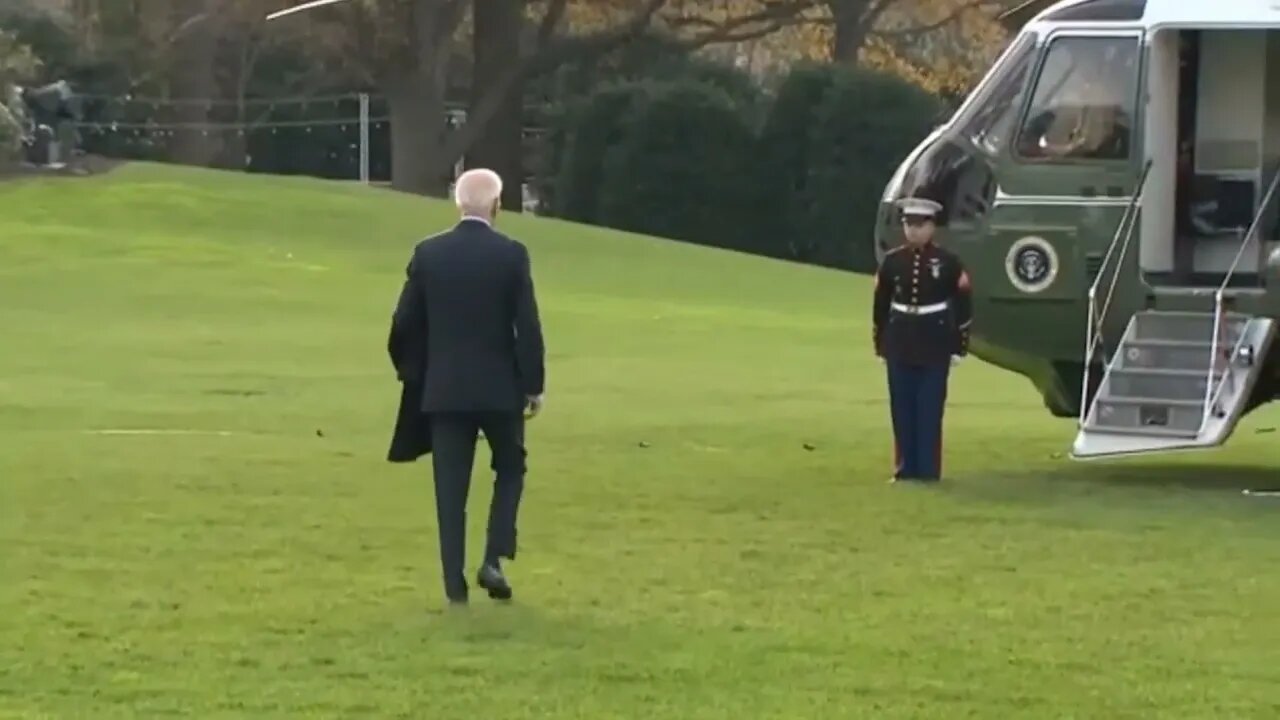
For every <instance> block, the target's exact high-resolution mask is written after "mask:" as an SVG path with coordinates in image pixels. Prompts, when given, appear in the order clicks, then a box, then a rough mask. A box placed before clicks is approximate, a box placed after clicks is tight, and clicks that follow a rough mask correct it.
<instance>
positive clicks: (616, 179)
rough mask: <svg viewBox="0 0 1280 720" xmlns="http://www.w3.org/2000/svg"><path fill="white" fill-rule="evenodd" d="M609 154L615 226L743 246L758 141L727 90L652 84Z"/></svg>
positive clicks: (610, 221)
mask: <svg viewBox="0 0 1280 720" xmlns="http://www.w3.org/2000/svg"><path fill="white" fill-rule="evenodd" d="M645 87H646V92H645V94H644V95H643V96H641V97H640V98H638V99H637V102H636V103H635V104H634V105H633V106H632V108H631V111H630V114H629V116H628V117H627V119H626V124H625V125H624V127H623V132H622V142H620V143H618V144H617V145H615V146H614V147H612V148H611V149H610V150H609V152H608V153H607V155H606V156H605V163H604V176H603V178H602V182H601V188H600V191H601V198H600V219H601V222H602V223H603V224H605V225H608V226H610V227H615V228H619V229H623V230H630V231H633V232H639V233H645V234H649V235H657V236H659V237H667V238H672V239H678V240H686V241H690V242H695V243H700V244H705V245H717V246H721V247H731V248H741V246H742V244H743V240H744V238H747V237H749V235H750V233H751V228H752V225H753V221H754V217H753V215H752V213H751V208H752V207H753V206H754V204H755V202H756V200H757V198H758V188H759V182H758V177H759V174H758V167H759V165H758V163H757V161H756V157H755V154H754V152H753V151H754V149H755V136H754V133H753V129H752V127H751V126H750V122H749V119H748V118H747V117H744V115H743V113H742V112H741V111H740V109H741V105H740V103H738V102H735V100H734V98H733V97H731V96H730V94H729V93H728V92H726V91H725V90H723V89H722V88H720V87H716V86H713V85H710V84H708V83H705V82H702V81H697V80H681V81H675V82H670V83H653V84H648V85H646V86H645Z"/></svg>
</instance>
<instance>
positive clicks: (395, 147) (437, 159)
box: [383, 72, 456, 197]
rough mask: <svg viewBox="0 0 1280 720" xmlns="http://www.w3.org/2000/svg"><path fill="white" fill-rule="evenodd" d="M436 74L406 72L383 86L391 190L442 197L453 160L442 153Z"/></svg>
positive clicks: (441, 117) (441, 97)
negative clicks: (388, 122)
mask: <svg viewBox="0 0 1280 720" xmlns="http://www.w3.org/2000/svg"><path fill="white" fill-rule="evenodd" d="M437 77H438V75H437V74H436V73H430V74H427V73H417V72H405V73H403V74H401V75H399V76H397V77H396V78H394V79H392V80H389V81H387V82H385V83H383V85H384V87H383V93H384V95H385V96H386V98H387V107H388V109H389V111H390V115H391V187H392V188H394V189H396V190H401V191H404V192H411V193H416V194H419V195H431V196H434V197H445V196H446V195H447V194H448V189H449V182H450V180H451V178H452V175H453V173H452V165H453V163H454V161H455V160H456V158H447V157H444V156H443V153H444V149H445V148H444V132H443V131H444V125H445V114H444V110H445V107H444V86H443V84H442V83H439V82H435V81H434V79H435V78H437Z"/></svg>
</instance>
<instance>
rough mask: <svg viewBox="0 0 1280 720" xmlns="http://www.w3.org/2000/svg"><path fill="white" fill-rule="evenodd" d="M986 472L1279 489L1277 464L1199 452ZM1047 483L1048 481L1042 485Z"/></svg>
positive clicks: (1077, 482)
mask: <svg viewBox="0 0 1280 720" xmlns="http://www.w3.org/2000/svg"><path fill="white" fill-rule="evenodd" d="M968 475H969V478H970V480H966V479H965V478H961V479H960V481H961V482H966V484H967V483H969V482H971V481H972V480H976V479H978V477H979V476H981V473H971V474H968ZM987 478H988V479H990V480H995V481H997V482H998V484H999V485H1002V486H1005V487H1006V488H1007V487H1010V486H1020V487H1021V488H1022V489H1025V490H1033V489H1038V490H1040V491H1044V490H1046V489H1055V488H1056V489H1059V490H1067V489H1074V490H1089V489H1105V488H1127V489H1140V490H1180V491H1187V490H1189V491H1193V492H1213V493H1223V492H1226V493H1231V494H1235V495H1238V494H1240V493H1241V492H1242V491H1244V490H1280V465H1278V464H1276V463H1264V462H1261V461H1260V462H1259V464H1257V465H1242V464H1240V463H1238V462H1234V463H1228V462H1222V463H1214V462H1213V461H1212V460H1208V459H1203V458H1197V459H1195V460H1186V459H1177V460H1174V459H1165V460H1152V459H1149V458H1143V459H1137V458H1134V459H1126V460H1108V461H1102V462H1099V461H1091V462H1076V461H1072V460H1062V461H1060V462H1059V463H1057V464H1054V465H1047V466H1041V467H1038V468H1034V469H1025V470H1016V471H1013V472H1001V473H993V474H991V475H988V476H987ZM1046 485H1048V486H1049V487H1048V488H1046V487H1045V486H1046Z"/></svg>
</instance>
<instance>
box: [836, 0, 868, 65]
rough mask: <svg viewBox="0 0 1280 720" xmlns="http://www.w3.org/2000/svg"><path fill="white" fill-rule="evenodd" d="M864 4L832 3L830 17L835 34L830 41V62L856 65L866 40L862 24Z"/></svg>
mask: <svg viewBox="0 0 1280 720" xmlns="http://www.w3.org/2000/svg"><path fill="white" fill-rule="evenodd" d="M865 6H866V3H865V2H857V1H856V0H842V1H837V2H832V3H831V5H830V7H831V17H832V19H833V20H834V21H835V32H834V33H833V36H832V40H831V60H832V61H833V62H836V63H839V64H842V65H857V64H858V53H859V52H861V51H862V46H863V44H865V43H866V40H867V28H866V26H865V24H864V22H863V14H864V11H865V9H866V8H865Z"/></svg>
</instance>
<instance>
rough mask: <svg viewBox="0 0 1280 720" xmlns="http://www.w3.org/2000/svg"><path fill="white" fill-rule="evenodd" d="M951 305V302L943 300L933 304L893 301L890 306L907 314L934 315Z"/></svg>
mask: <svg viewBox="0 0 1280 720" xmlns="http://www.w3.org/2000/svg"><path fill="white" fill-rule="evenodd" d="M949 306H950V303H947V302H946V301H943V302H940V303H934V304H932V305H903V304H902V303H893V304H892V305H891V306H890V307H892V308H893V309H894V310H896V311H898V312H900V313H904V314H906V315H932V314H934V313H940V312H942V311H943V310H946V309H947V308H948V307H949Z"/></svg>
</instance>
